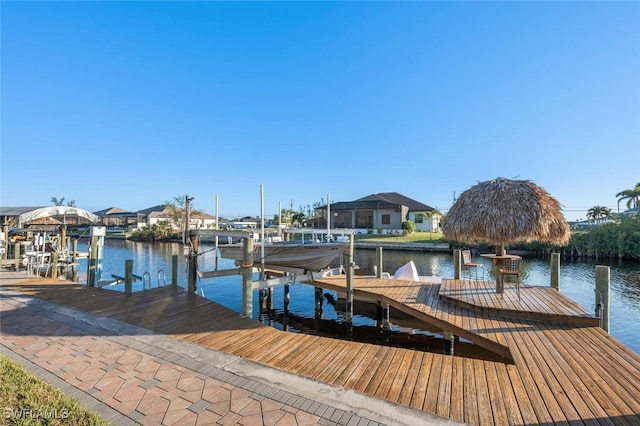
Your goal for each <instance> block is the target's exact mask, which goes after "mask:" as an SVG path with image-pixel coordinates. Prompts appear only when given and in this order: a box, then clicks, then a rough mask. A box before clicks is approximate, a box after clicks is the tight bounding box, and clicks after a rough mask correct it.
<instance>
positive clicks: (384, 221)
mask: <svg viewBox="0 0 640 426" xmlns="http://www.w3.org/2000/svg"><path fill="white" fill-rule="evenodd" d="M382 224H383V225H391V215H390V214H383V215H382Z"/></svg>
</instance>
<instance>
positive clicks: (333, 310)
mask: <svg viewBox="0 0 640 426" xmlns="http://www.w3.org/2000/svg"><path fill="white" fill-rule="evenodd" d="M79 250H80V251H86V250H87V247H86V242H84V243H83V242H82V241H81V242H80V244H79ZM200 252H201V253H203V254H202V256H201V259H200V262H199V267H200V269H201V270H203V271H209V270H213V269H214V268H215V264H216V255H215V251H214V250H213V246H211V245H206V244H202V245H201V247H200ZM174 254H176V255H179V256H178V259H179V271H178V283H179V285H181V286H183V287H186V285H187V279H186V262H185V259H184V257H183V256H182V254H183V247H182V245H181V244H177V243H136V242H131V241H124V240H111V239H109V240H106V243H105V247H104V260H103V273H102V279H103V280H110V279H111V274H116V275H120V276H123V275H124V263H125V260H126V259H133V270H134V274H137V275H143V274H144V272H149V274H150V277H151V282H152V286H154V287H155V286H156V285H157V284H158V272H159V271H164V272H165V273H166V276H167V281H170V280H171V257H172V255H174ZM375 256H376V254H375V250H356V253H355V261H356V263H357V264H358V265H360V266H361V267H362V268H363V269H366V268H367V267H370V266H372V265H374V264H375V263H376V258H375ZM411 260H413V261H414V263H415V264H416V268H417V270H418V274H419V275H427V276H430V275H432V276H440V277H445V278H446V277H453V257H452V256H451V255H450V254H446V253H445V254H441V253H421V252H403V251H390V250H387V251H385V252H384V253H383V263H384V270H385V271H387V272H390V273H393V272H395V270H396V269H397V268H398V267H400V266H401V265H403V264H405V263H407V262H409V261H411ZM474 261H476V262H478V263H483V264H484V266H485V272H488V271H491V262H490V261H489V260H487V259H483V258H480V257H478V258H475V257H474ZM217 262H218V267H219V268H220V269H225V268H232V267H235V266H234V265H233V262H232V261H230V260H228V259H221V258H219V259H218V260H217ZM597 264H598V265H608V266H610V267H611V301H610V304H611V313H610V332H611V334H612V335H613V336H614V337H616V338H617V339H619V340H620V341H622V342H623V343H624V344H625V345H627V346H628V347H630V348H631V349H633V350H634V351H635V352H637V353H640V327H638V324H640V263H637V262H618V261H614V262H609V261H599V262H598V263H597ZM595 265H596V263H595V262H593V261H574V262H570V261H569V260H565V259H562V260H561V267H560V291H561V292H562V293H563V294H565V295H566V296H567V297H569V298H571V299H572V300H574V301H575V302H577V303H579V304H580V305H582V306H584V307H585V308H587V309H589V310H590V311H594V309H595ZM521 266H522V270H523V272H524V275H523V276H521V282H524V283H527V284H532V285H549V282H550V277H549V260H547V259H545V260H540V259H527V258H525V259H523V261H522V263H521ZM80 275H81V276H80V282H83V283H84V282H86V260H85V261H84V263H81V265H80ZM485 278H487V277H486V276H485ZM488 278H489V279H492V278H491V277H488ZM107 288H110V289H113V290H118V291H123V290H124V285H123V284H120V285H114V286H110V287H107ZM141 288H142V283H140V282H135V283H134V291H135V290H139V289H141ZM201 292H204V294H205V297H207V298H209V299H212V300H215V301H216V302H218V303H220V304H222V305H224V306H226V307H228V308H230V309H233V310H235V311H237V312H241V311H242V285H241V281H240V277H239V276H231V277H221V278H211V279H206V280H200V281H198V293H199V294H202V293H201ZM290 294H291V298H290V300H291V302H290V306H289V317H288V318H289V321H288V328H289V330H292V331H300V332H312V331H313V330H314V329H319V331H320V332H322V333H325V334H334V333H342V332H343V330H344V329H343V328H341V326H340V324H341V320H342V318H343V312H342V311H341V309H340V304H337V305H336V306H337V307H334V306H333V305H332V304H331V303H324V306H323V313H322V322H321V324H318V322H317V321H316V322H314V288H313V287H312V286H308V285H304V284H296V285H292V286H291V293H290ZM325 298H326V300H327V301H328V302H329V301H333V300H334V299H337V295H336V294H335V293H332V292H329V291H325ZM273 299H274V302H273V304H274V311H273V312H272V313H271V315H269V316H268V317H266V316H265V315H261V314H260V298H259V294H258V291H256V292H255V293H254V297H253V301H254V317H255V319H257V320H261V321H263V322H265V323H267V322H268V323H270V324H272V325H273V326H275V327H277V328H281V329H282V328H284V325H283V322H284V321H283V319H282V317H283V316H284V312H283V299H284V297H283V288H282V287H280V288H275V289H274V297H273ZM357 313H358V312H356V314H357ZM392 322H393V323H394V330H395V331H398V332H407V333H405V334H407V336H408V337H406V338H408V339H410V340H411V339H412V338H413V339H416V338H417V337H416V336H417V335H419V336H427V337H424V338H425V339H427V340H426V342H424V343H420V344H421V345H425V346H429V345H431V344H435V343H433V342H432V341H430V340H428V339H429V338H430V336H435V337H438V336H437V331H433V330H432V331H429V330H415V329H414V328H415V327H417V326H416V325H415V324H412V323H411V322H407V321H402V320H397V321H396V320H394V319H393V318H392ZM353 323H354V325H355V326H357V327H355V329H356V331H354V335H356V334H357V333H361V335H362V336H361V337H360V338H358V339H359V340H360V339H362V340H371V336H372V335H375V334H376V333H377V334H378V335H379V333H380V332H379V330H376V329H375V320H374V319H373V316H372V315H368V314H366V313H362V314H361V315H356V316H355V317H354V321H353ZM392 334H393V333H392ZM367 336H368V337H367ZM412 336H413V337H412ZM356 338H357V336H356ZM377 338H379V337H377ZM383 338H384V339H387V340H393V338H394V337H393V336H392V337H389V335H385V336H384V337H383ZM421 338H422V337H421ZM456 352H458V350H457V349H456Z"/></svg>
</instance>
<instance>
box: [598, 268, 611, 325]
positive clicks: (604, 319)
mask: <svg viewBox="0 0 640 426" xmlns="http://www.w3.org/2000/svg"><path fill="white" fill-rule="evenodd" d="M610 293H611V270H610V268H609V267H608V266H602V265H596V315H598V316H599V317H600V327H602V329H603V330H604V331H606V332H607V333H608V332H609V306H610V305H609V297H610Z"/></svg>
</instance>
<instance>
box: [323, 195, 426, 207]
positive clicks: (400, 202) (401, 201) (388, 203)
mask: <svg viewBox="0 0 640 426" xmlns="http://www.w3.org/2000/svg"><path fill="white" fill-rule="evenodd" d="M398 206H405V207H407V208H408V209H409V211H422V212H424V211H433V210H435V209H434V208H433V207H431V206H428V205H426V204H423V203H421V202H419V201H416V200H414V199H411V198H409V197H406V196H404V195H402V194H399V193H397V192H382V193H378V194H371V195H367V196H366V197H362V198H359V199H357V200H355V201H341V202H337V203H333V204H331V209H332V210H350V209H384V208H396V207H398ZM323 208H325V209H326V208H327V206H324V207H323Z"/></svg>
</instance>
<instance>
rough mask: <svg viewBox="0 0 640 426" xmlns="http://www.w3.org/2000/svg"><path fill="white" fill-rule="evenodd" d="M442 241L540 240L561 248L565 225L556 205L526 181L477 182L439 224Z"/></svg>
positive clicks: (497, 242) (500, 250)
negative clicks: (445, 239) (442, 236)
mask: <svg viewBox="0 0 640 426" xmlns="http://www.w3.org/2000/svg"><path fill="white" fill-rule="evenodd" d="M442 232H443V234H444V236H445V238H447V239H450V240H454V241H460V242H466V243H470V242H473V241H478V240H480V241H486V242H490V243H493V244H495V245H496V254H502V253H503V246H504V245H505V244H509V243H514V242H518V241H540V242H547V243H552V244H557V245H564V244H566V243H567V242H568V241H569V237H570V231H569V225H568V224H567V221H566V220H565V218H564V215H563V213H562V207H561V206H560V203H559V202H558V201H557V200H556V199H555V198H553V197H551V196H550V195H549V194H548V193H547V192H546V191H545V190H544V189H542V188H540V187H539V186H537V185H536V184H534V183H532V182H531V181H528V180H512V179H505V178H497V179H493V180H489V181H486V182H480V183H478V184H477V185H475V186H473V187H471V188H469V189H468V190H466V191H465V192H463V193H462V194H460V197H459V198H458V199H457V200H456V202H455V203H454V205H453V207H451V210H449V213H447V215H446V217H445V219H444V221H443V223H442Z"/></svg>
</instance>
